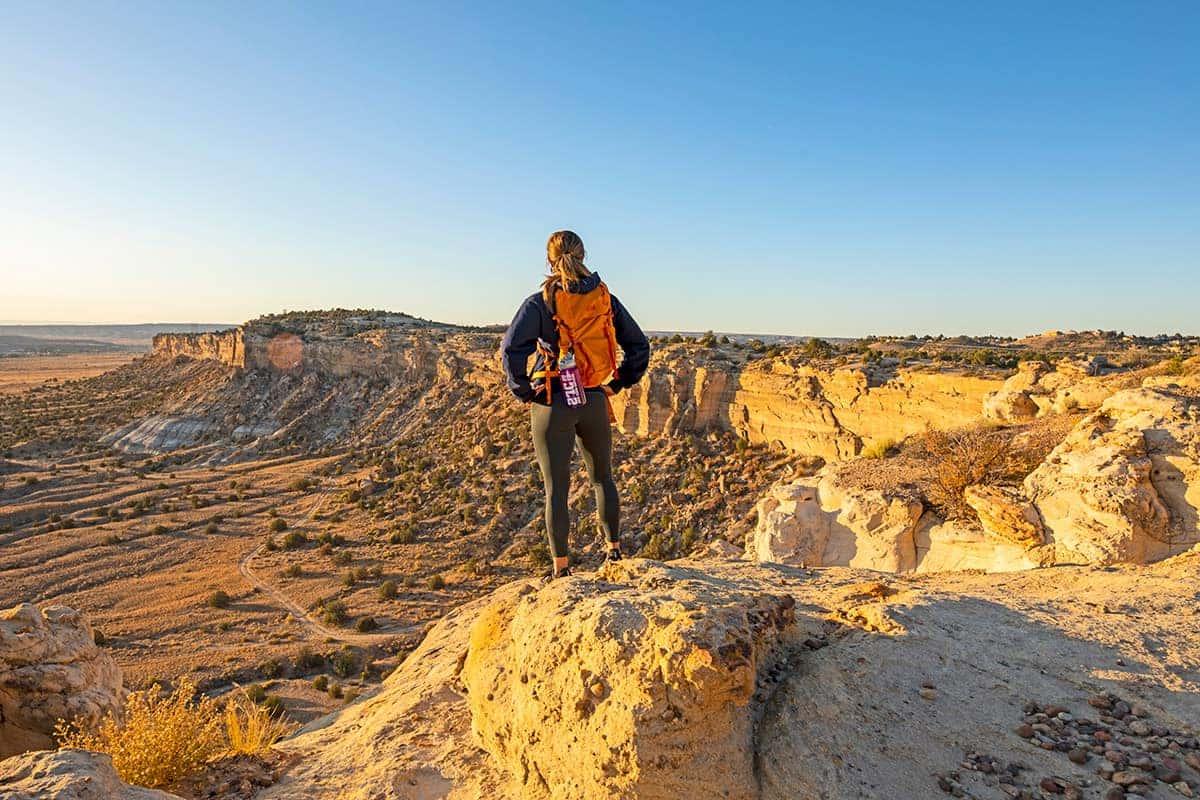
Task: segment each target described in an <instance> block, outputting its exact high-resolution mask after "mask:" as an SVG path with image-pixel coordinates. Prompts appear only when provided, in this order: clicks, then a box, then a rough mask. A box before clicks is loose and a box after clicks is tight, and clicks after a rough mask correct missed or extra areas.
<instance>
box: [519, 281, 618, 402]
mask: <svg viewBox="0 0 1200 800" xmlns="http://www.w3.org/2000/svg"><path fill="white" fill-rule="evenodd" d="M551 300H552V302H550V303H548V305H550V306H551V308H552V309H553V313H554V324H555V325H556V326H557V327H558V353H551V352H549V351H548V350H547V349H546V348H544V347H542V346H541V345H540V344H539V345H538V351H539V352H541V354H542V360H543V362H544V368H543V369H541V370H539V371H538V372H536V373H534V376H533V377H535V378H545V379H546V400H547V402H549V400H550V393H551V388H550V379H551V378H553V377H555V376H556V375H558V369H557V366H558V358H559V356H561V355H566V354H567V353H568V352H571V351H574V353H575V364H576V366H578V367H579V375H580V377H582V378H583V385H584V387H586V388H588V389H591V388H594V387H596V386H600V385H602V384H603V383H604V382H605V381H607V380H608V379H609V378H610V377H612V375H613V373H614V372H616V370H617V332H616V328H615V327H613V312H612V295H610V294H609V293H608V287H607V286H605V285H604V282H603V281H601V282H600V284H599V285H598V286H597V287H596V288H595V289H592V290H591V291H590V292H588V293H587V294H575V293H573V292H566V291H562V290H556V291H555V292H554V296H553V298H551ZM552 366H553V367H554V368H552Z"/></svg>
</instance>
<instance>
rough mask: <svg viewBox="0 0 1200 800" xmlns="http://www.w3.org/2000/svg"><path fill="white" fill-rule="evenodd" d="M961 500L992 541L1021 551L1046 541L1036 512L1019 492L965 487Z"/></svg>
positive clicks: (994, 488) (984, 487) (996, 487)
mask: <svg viewBox="0 0 1200 800" xmlns="http://www.w3.org/2000/svg"><path fill="white" fill-rule="evenodd" d="M963 499H965V500H966V502H967V505H968V506H970V507H971V510H972V511H974V512H975V514H976V516H978V517H979V524H980V526H981V527H982V528H983V531H984V533H987V534H988V535H990V536H992V537H994V538H995V539H997V540H999V541H1001V542H1011V543H1012V544H1016V545H1020V546H1021V547H1024V548H1030V547H1038V546H1040V545H1041V544H1043V542H1044V541H1045V528H1044V527H1043V526H1042V518H1041V516H1040V515H1039V514H1038V510H1037V509H1036V508H1035V507H1034V505H1033V503H1031V502H1029V501H1028V500H1026V499H1025V498H1024V497H1022V496H1021V494H1020V493H1019V492H1017V491H1014V490H1012V489H1008V488H1004V487H1000V486H968V487H967V488H966V489H965V490H964V491H963Z"/></svg>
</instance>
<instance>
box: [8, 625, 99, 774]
mask: <svg viewBox="0 0 1200 800" xmlns="http://www.w3.org/2000/svg"><path fill="white" fill-rule="evenodd" d="M121 682H122V681H121V668H120V667H118V666H117V664H116V662H115V661H113V659H112V657H111V656H109V655H108V654H107V653H105V652H104V651H103V650H101V649H100V648H99V647H97V646H96V644H95V641H94V634H93V633H92V626H91V624H89V622H88V621H87V619H86V618H85V617H84V615H83V614H81V613H80V612H78V611H75V610H74V609H70V608H67V607H65V606H50V607H48V608H46V609H45V610H44V611H43V610H42V609H39V608H38V607H37V606H35V605H32V604H30V603H25V604H23V605H19V606H16V607H14V608H10V609H8V610H7V611H0V757H4V756H10V755H13V754H16V753H21V752H24V751H26V750H41V749H45V748H48V747H53V746H54V741H53V738H52V734H53V732H54V726H55V724H56V723H57V722H58V721H59V720H80V721H82V722H85V723H86V722H96V721H98V720H99V719H100V718H101V717H102V716H104V715H105V714H107V713H109V712H111V711H114V710H116V709H117V708H118V707H119V706H120V704H121V700H122V698H123V694H122V688H121Z"/></svg>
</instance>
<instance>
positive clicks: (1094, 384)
mask: <svg viewBox="0 0 1200 800" xmlns="http://www.w3.org/2000/svg"><path fill="white" fill-rule="evenodd" d="M1103 365H1104V362H1103V361H1102V360H1101V361H1095V360H1094V359H1093V360H1087V361H1081V362H1075V361H1069V360H1064V361H1061V362H1059V364H1058V365H1057V366H1056V367H1055V368H1054V369H1053V370H1052V369H1050V365H1049V364H1047V363H1046V362H1044V361H1022V362H1021V363H1020V364H1018V365H1017V371H1016V373H1014V374H1013V375H1010V376H1009V377H1008V378H1007V379H1006V380H1005V381H1004V385H1003V386H1002V387H1001V388H1000V389H999V390H997V391H995V392H992V393H990V394H988V395H987V396H986V397H985V398H984V401H983V416H984V418H985V419H991V420H996V421H998V422H1022V421H1025V420H1030V419H1033V418H1034V417H1037V416H1042V415H1044V414H1064V413H1068V412H1075V411H1090V410H1092V409H1095V408H1098V407H1099V406H1100V404H1101V403H1103V402H1104V400H1105V399H1106V398H1107V397H1109V395H1111V394H1112V393H1113V391H1114V388H1113V386H1112V385H1111V384H1110V383H1108V382H1107V381H1105V380H1104V379H1103V378H1101V377H1100V376H1101V374H1102V372H1103Z"/></svg>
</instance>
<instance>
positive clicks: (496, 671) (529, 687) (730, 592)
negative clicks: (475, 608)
mask: <svg viewBox="0 0 1200 800" xmlns="http://www.w3.org/2000/svg"><path fill="white" fill-rule="evenodd" d="M599 580H600V586H599V587H597V586H596V585H595V582H594V581H590V580H583V579H580V580H565V581H556V582H554V583H552V584H550V585H549V586H548V587H546V588H545V589H543V590H541V591H533V590H532V589H531V590H530V591H528V592H526V593H524V594H523V595H520V596H518V597H513V598H510V599H508V601H507V602H501V603H496V604H493V605H491V606H489V607H487V608H485V609H484V610H483V611H482V613H480V615H479V619H478V621H477V622H476V623H475V624H474V626H473V627H472V629H471V646H470V649H469V650H468V652H467V658H466V661H465V663H464V665H463V672H462V681H463V684H464V685H465V686H466V688H467V696H468V699H469V702H470V706H471V725H472V729H473V731H474V732H475V736H476V738H477V739H478V741H479V743H480V744H481V745H482V747H483V748H484V749H485V750H487V752H488V753H490V754H491V755H492V757H493V759H494V760H495V761H496V762H497V763H499V764H501V765H502V767H503V768H504V770H505V772H507V773H508V775H509V777H510V780H511V781H512V784H513V788H512V793H513V794H514V795H516V796H520V797H525V798H551V797H555V798H566V797H570V798H596V800H599V799H600V798H630V800H632V799H633V798H642V799H643V800H652V798H662V799H663V800H665V799H666V798H676V797H702V796H703V797H723V798H730V799H731V800H737V799H739V798H745V799H746V800H749V798H757V797H758V786H757V780H756V778H755V764H754V727H755V720H754V713H753V709H752V706H753V703H754V699H755V697H754V696H755V691H756V688H757V686H758V678H759V674H760V672H762V671H764V670H765V667H766V666H769V665H770V663H771V662H772V659H773V658H774V655H775V648H776V646H777V645H778V643H779V639H780V636H781V634H782V633H783V632H784V631H786V630H787V629H788V628H789V626H790V625H791V624H792V622H793V606H794V605H795V603H794V601H793V600H792V598H790V597H788V596H780V595H773V594H767V593H763V592H761V591H756V590H750V589H746V588H742V587H737V586H722V585H720V584H719V583H718V582H716V581H713V580H712V579H711V578H710V577H708V576H707V575H705V574H703V573H700V572H698V571H690V570H686V569H681V568H667V567H663V566H660V565H655V564H653V563H651V562H646V561H634V562H616V563H614V564H610V565H608V566H607V567H606V568H605V569H604V570H602V571H601V572H600V574H599ZM598 589H599V591H598Z"/></svg>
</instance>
